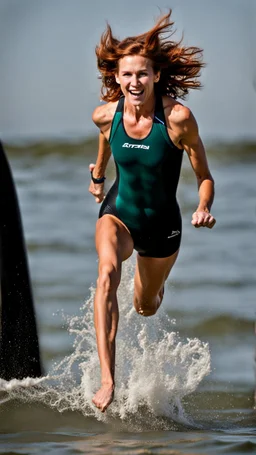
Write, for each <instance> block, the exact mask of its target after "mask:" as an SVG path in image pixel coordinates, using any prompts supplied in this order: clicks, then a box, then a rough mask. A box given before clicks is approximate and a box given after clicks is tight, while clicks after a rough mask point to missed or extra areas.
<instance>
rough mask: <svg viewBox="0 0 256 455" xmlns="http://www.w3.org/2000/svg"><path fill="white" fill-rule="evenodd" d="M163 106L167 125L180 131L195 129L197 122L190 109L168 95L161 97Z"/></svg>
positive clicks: (193, 130)
mask: <svg viewBox="0 0 256 455" xmlns="http://www.w3.org/2000/svg"><path fill="white" fill-rule="evenodd" d="M163 108H164V112H165V118H166V120H167V125H168V126H169V128H171V129H173V130H177V131H179V132H180V133H181V132H183V133H187V132H195V131H197V129H198V127H197V122H196V119H195V117H194V115H193V113H192V111H191V110H190V109H189V108H188V107H187V106H184V105H183V104H182V103H180V102H178V101H177V100H175V99H173V98H170V97H168V96H164V97H163Z"/></svg>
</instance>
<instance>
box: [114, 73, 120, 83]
mask: <svg viewBox="0 0 256 455" xmlns="http://www.w3.org/2000/svg"><path fill="white" fill-rule="evenodd" d="M115 78H116V83H117V84H120V79H119V77H118V75H117V74H115Z"/></svg>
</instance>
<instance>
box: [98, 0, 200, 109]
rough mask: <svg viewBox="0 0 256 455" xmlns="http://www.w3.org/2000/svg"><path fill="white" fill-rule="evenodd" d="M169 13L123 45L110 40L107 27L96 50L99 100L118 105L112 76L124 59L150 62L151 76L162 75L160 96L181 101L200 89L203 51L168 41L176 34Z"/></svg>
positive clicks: (116, 85) (159, 84)
mask: <svg viewBox="0 0 256 455" xmlns="http://www.w3.org/2000/svg"><path fill="white" fill-rule="evenodd" d="M171 13H172V10H171V9H170V10H169V13H168V14H165V15H164V16H162V17H160V19H159V20H158V21H157V23H156V25H155V26H154V27H153V28H151V29H150V30H149V31H148V32H146V33H144V34H142V35H138V36H133V37H128V38H125V39H124V40H122V41H119V40H118V39H116V38H115V37H114V36H113V34H112V29H111V27H110V25H109V24H107V29H106V31H105V32H104V33H103V34H102V36H101V40H100V44H99V45H98V46H97V47H96V50H95V52H96V56H97V63H98V69H99V71H100V77H101V79H102V87H101V95H102V96H101V98H102V100H104V101H117V100H118V99H119V98H120V96H121V95H122V91H121V89H120V86H119V84H117V82H116V80H115V74H116V73H117V72H118V61H119V59H121V58H123V57H125V56H127V55H142V56H143V57H146V58H149V59H151V60H152V63H153V70H154V72H155V73H156V72H157V71H159V70H160V71H161V76H160V80H159V82H158V83H157V87H156V88H157V90H158V93H160V94H161V95H169V96H172V97H173V98H181V99H184V98H185V97H186V95H187V94H188V92H189V90H190V89H198V88H200V87H201V83H200V81H199V80H198V78H199V76H200V70H201V68H202V67H203V66H204V63H203V62H202V52H203V51H202V49H200V48H198V47H194V46H193V47H185V46H182V44H181V43H182V39H181V40H180V41H179V42H175V41H172V40H171V39H170V38H171V36H172V35H173V33H174V32H175V30H173V25H174V22H172V21H171V20H170V17H171Z"/></svg>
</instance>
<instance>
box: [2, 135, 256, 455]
mask: <svg viewBox="0 0 256 455" xmlns="http://www.w3.org/2000/svg"><path fill="white" fill-rule="evenodd" d="M4 145H5V150H6V153H7V156H8V159H9V163H10V165H11V168H12V172H13V176H14V179H15V183H16V188H17V192H18V197H19V202H20V208H21V213H22V220H23V227H24V233H25V239H26V244H27V248H28V259H29V266H30V275H31V279H32V286H33V294H34V300H35V307H36V314H37V324H38V332H39V339H40V347H41V355H42V362H43V366H44V376H43V377H42V378H39V379H31V378H26V379H24V380H22V381H17V380H12V381H10V382H6V381H4V380H1V379H0V454H6V455H7V454H8V455H11V454H12V455H14V454H35V455H39V454H48V455H59V454H61V455H66V454H70V455H75V454H80V453H81V454H90V455H94V454H104V455H105V454H118V455H119V454H120V455H121V454H122V455H128V454H164V455H176V454H177V455H178V454H184V455H185V454H193V455H197V454H207V455H210V454H214V455H215V454H232V455H235V454H248V453H256V411H255V400H254V391H255V327H254V324H255V313H256V297H255V296H256V280H255V278H256V241H255V230H256V198H255V168H256V144H255V143H243V142H242V141H241V142H240V143H234V144H231V143H222V144H221V143H220V144H218V143H215V144H213V143H212V144H208V146H207V154H208V159H209V164H210V168H211V171H212V174H213V176H214V179H215V182H216V197H215V203H214V206H213V208H212V213H213V214H214V216H215V217H216V219H217V223H216V225H215V227H214V228H213V229H212V230H208V229H203V228H201V229H195V228H193V226H192V225H191V222H190V221H191V214H192V213H193V211H194V210H195V208H196V205H197V187H196V180H195V177H194V174H193V172H192V170H191V167H190V164H189V162H188V159H187V157H186V156H184V161H183V169H182V175H181V179H180V184H179V189H178V200H179V203H180V207H181V212H182V216H183V239H182V247H181V251H180V255H179V258H178V261H177V263H176V265H175V267H174V269H173V271H172V274H171V275H170V277H169V279H168V282H167V285H166V292H165V296H164V301H163V304H162V307H161V308H160V310H159V312H158V314H157V315H156V316H154V317H152V318H142V317H140V316H139V315H137V314H136V313H135V311H134V310H133V307H132V290H133V281H132V277H133V271H134V264H135V258H136V256H135V255H134V256H132V258H130V259H129V260H128V261H126V263H125V264H124V267H123V275H122V282H121V285H120V289H119V293H118V297H119V307H120V324H119V331H118V336H117V358H116V395H115V400H114V402H113V403H112V404H111V406H110V407H109V409H108V410H107V412H106V413H105V414H101V413H100V411H98V410H97V409H96V408H95V407H94V406H93V404H92V402H91V400H92V397H93V394H94V392H95V391H96V390H97V387H98V385H99V365H98V357H97V351H96V344H95V333H94V327H93V310H92V305H93V295H94V290H95V282H96V278H97V257H96V252H95V248H94V228H95V222H96V220H97V216H98V211H99V205H97V204H96V203H95V202H94V198H93V197H92V196H91V195H90V194H89V193H88V186H89V178H90V175H89V172H88V165H89V163H90V162H94V161H95V157H96V153H97V142H95V140H94V139H91V140H86V141H77V142H75V141H73V142H68V141H63V142H61V141H57V140H56V141H45V142H43V141H41V142H38V143H31V144H29V143H27V144H26V143H24V144H14V143H13V144H11V143H8V144H4ZM113 179H114V165H113V162H110V166H109V169H108V171H107V181H106V182H107V183H106V187H107V188H109V187H110V185H111V184H112V182H113Z"/></svg>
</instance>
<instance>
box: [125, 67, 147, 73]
mask: <svg viewBox="0 0 256 455" xmlns="http://www.w3.org/2000/svg"><path fill="white" fill-rule="evenodd" d="M132 71H133V70H128V69H127V70H121V72H122V73H131V72H132ZM144 71H148V69H147V68H142V69H140V70H138V71H136V72H137V73H143V72H144Z"/></svg>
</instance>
